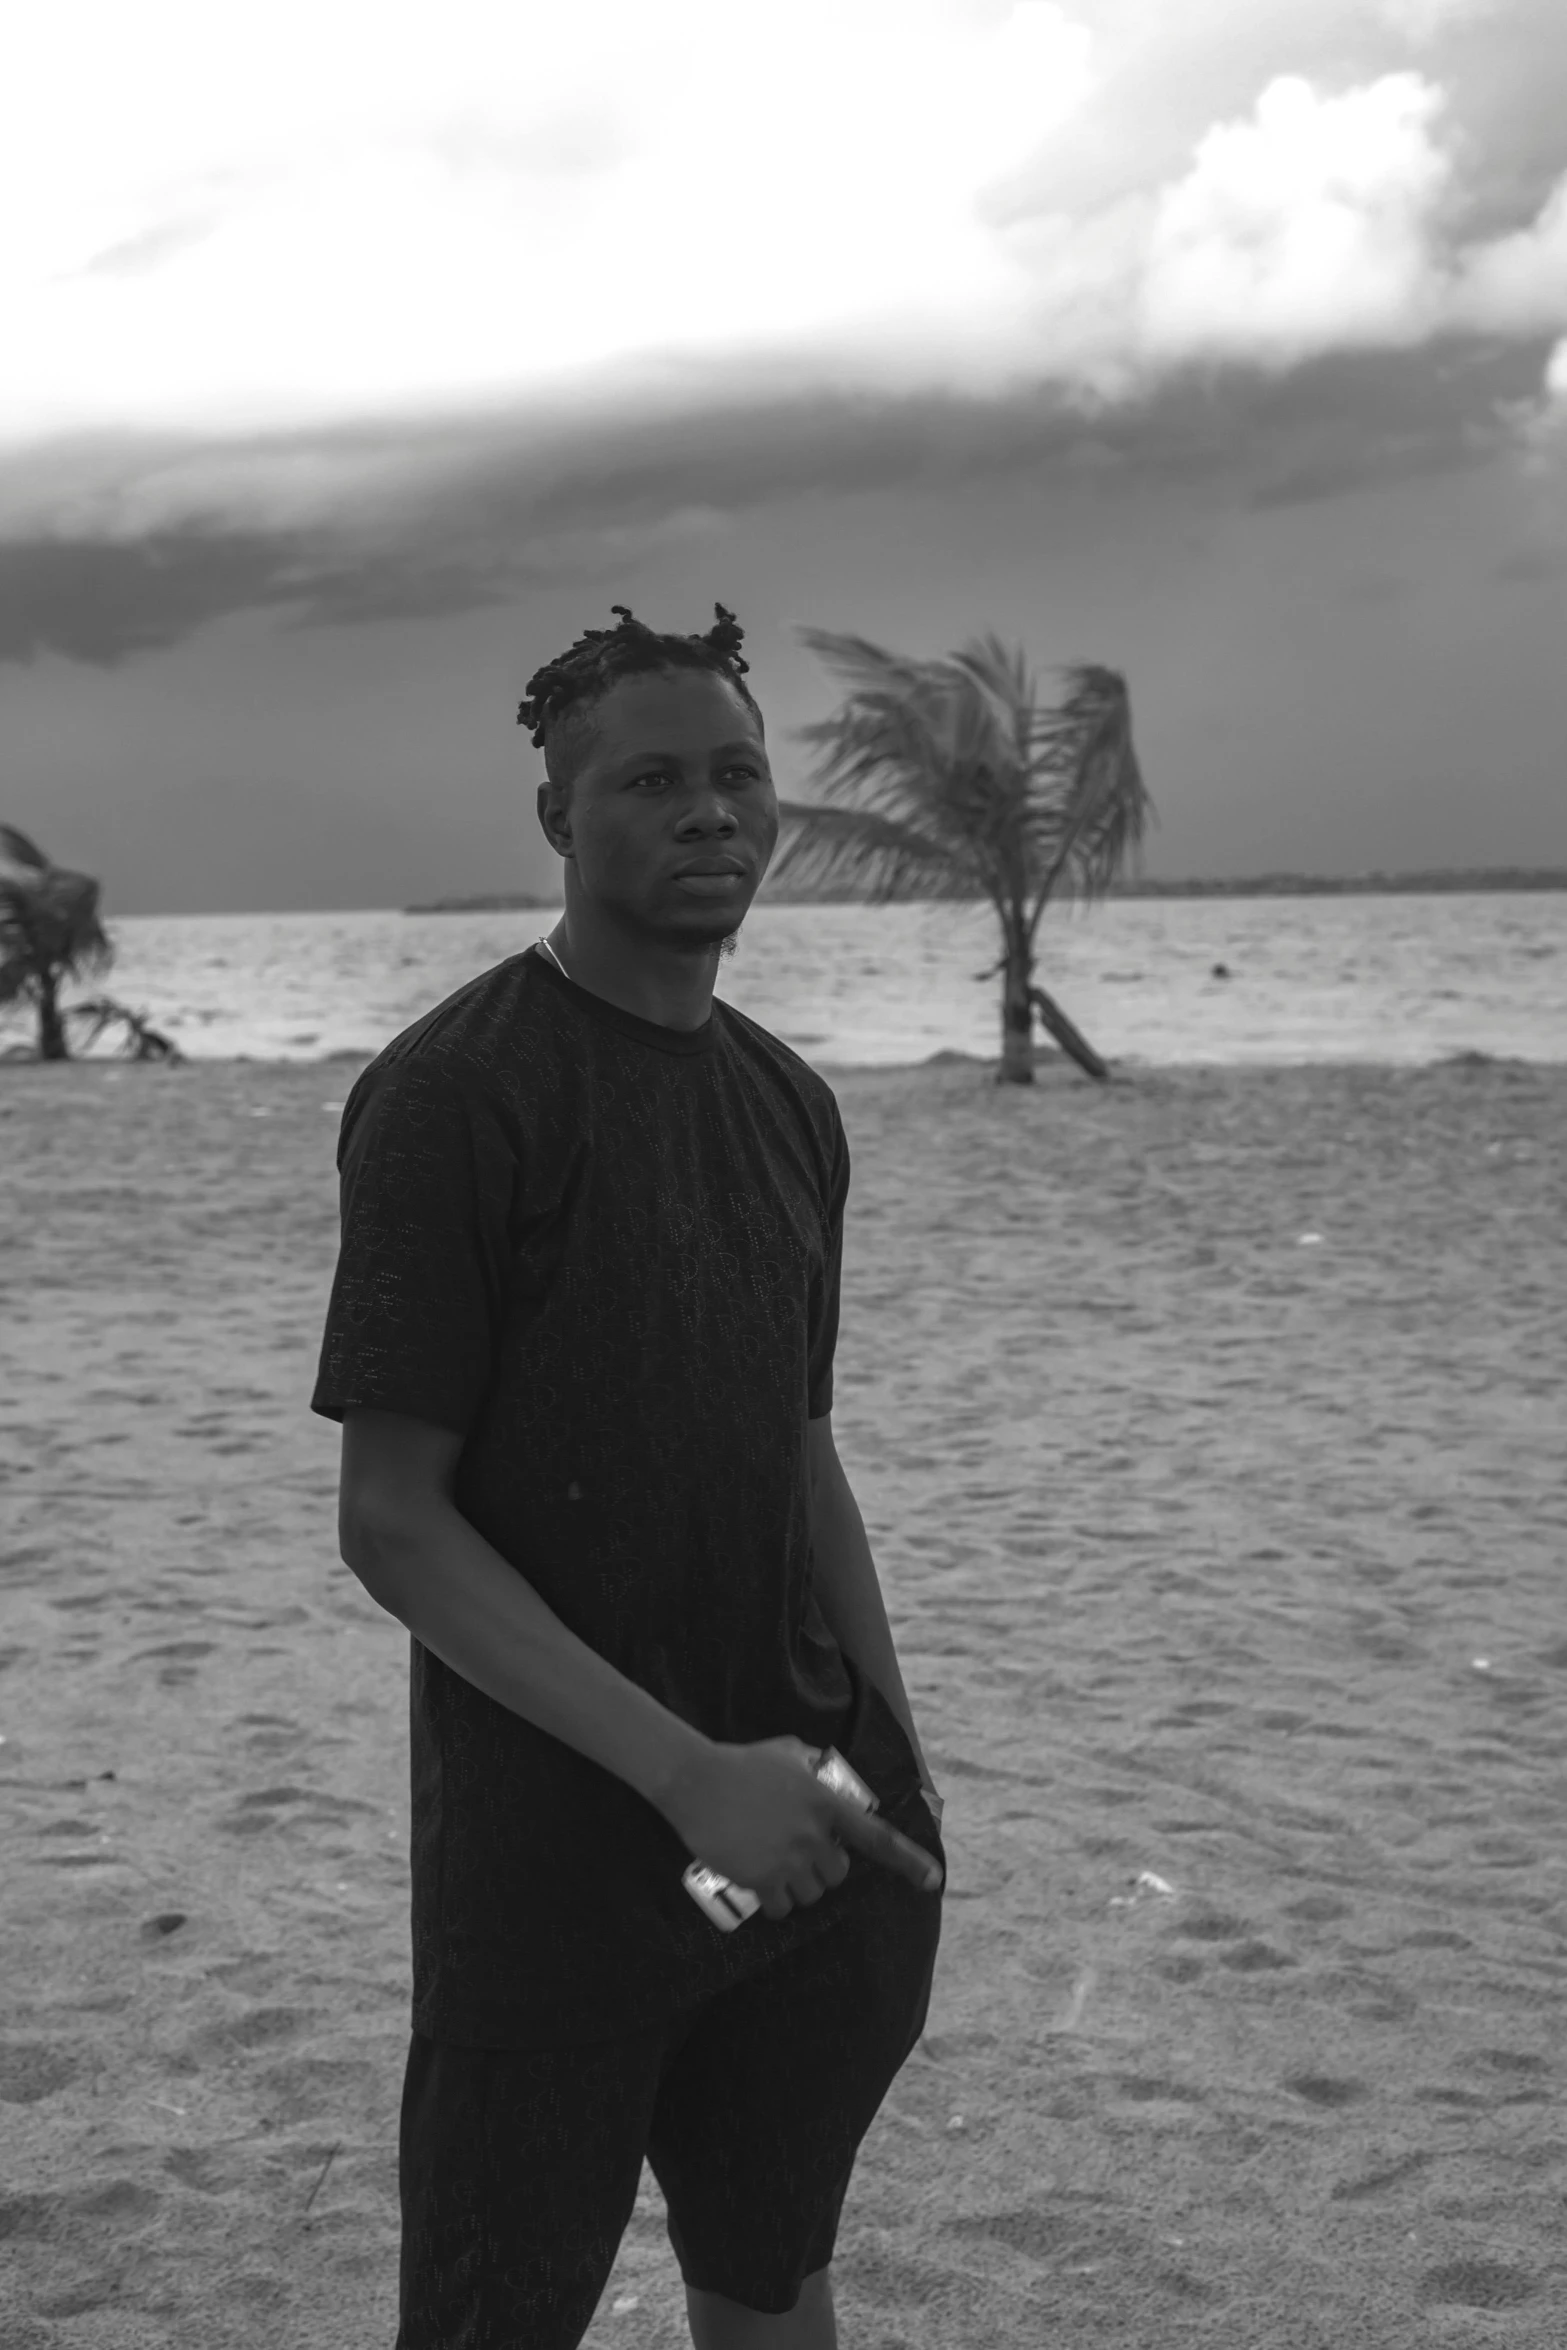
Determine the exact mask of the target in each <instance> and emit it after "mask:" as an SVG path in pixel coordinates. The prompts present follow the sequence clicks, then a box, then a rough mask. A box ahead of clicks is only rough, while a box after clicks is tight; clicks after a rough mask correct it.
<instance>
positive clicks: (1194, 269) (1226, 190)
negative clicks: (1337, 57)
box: [1137, 73, 1451, 364]
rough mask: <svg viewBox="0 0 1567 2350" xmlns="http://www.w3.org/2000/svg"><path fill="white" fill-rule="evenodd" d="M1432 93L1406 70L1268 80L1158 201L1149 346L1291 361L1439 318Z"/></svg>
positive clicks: (1441, 179) (1395, 340) (1146, 269)
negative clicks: (1327, 89) (1353, 82)
mask: <svg viewBox="0 0 1567 2350" xmlns="http://www.w3.org/2000/svg"><path fill="white" fill-rule="evenodd" d="M1441 108H1442V95H1441V92H1440V91H1439V90H1437V89H1435V88H1434V87H1433V86H1432V85H1431V84H1430V83H1429V82H1425V81H1423V80H1422V79H1421V78H1420V77H1419V76H1418V75H1416V74H1412V73H1399V74H1387V75H1384V76H1383V77H1382V78H1381V79H1380V80H1378V81H1376V82H1373V83H1371V84H1370V85H1369V86H1368V87H1366V88H1364V89H1351V90H1346V91H1343V92H1342V93H1340V94H1338V95H1336V96H1330V95H1325V94H1322V93H1319V92H1317V91H1315V90H1313V89H1312V88H1311V86H1310V84H1309V83H1307V82H1305V81H1302V80H1300V79H1298V78H1296V77H1294V76H1282V77H1281V78H1280V79H1278V80H1276V81H1273V82H1270V83H1269V85H1268V87H1267V88H1266V89H1265V90H1264V91H1263V92H1262V94H1261V96H1260V97H1259V98H1258V100H1257V104H1256V107H1255V110H1254V112H1253V114H1252V115H1251V117H1250V118H1249V119H1248V120H1245V121H1242V122H1238V123H1224V124H1219V125H1217V126H1215V128H1214V129H1213V130H1211V131H1209V132H1208V134H1207V135H1206V137H1205V138H1204V139H1203V141H1202V142H1201V144H1200V146H1199V147H1198V150H1197V153H1196V155H1195V157H1194V159H1193V162H1192V167H1191V170H1190V171H1189V172H1188V173H1187V174H1186V176H1185V177H1184V178H1183V179H1182V180H1180V181H1179V182H1177V183H1176V184H1175V185H1174V186H1173V187H1169V188H1167V189H1165V190H1163V191H1162V192H1161V194H1160V195H1159V197H1158V199H1157V202H1156V204H1155V208H1154V214H1153V219H1152V222H1151V225H1150V228H1149V232H1148V236H1147V243H1146V248H1145V254H1144V258H1143V264H1142V282H1141V284H1140V286H1139V289H1138V298H1137V328H1138V340H1139V342H1140V345H1141V348H1142V350H1143V351H1144V352H1145V353H1147V354H1148V356H1149V357H1151V358H1153V359H1155V360H1157V359H1162V358H1189V357H1192V356H1195V355H1197V354H1199V353H1219V352H1224V353H1228V354H1234V355H1241V356H1246V357H1249V358H1252V359H1255V360H1258V361H1261V362H1267V363H1274V364H1277V363H1279V362H1284V363H1289V362H1292V361H1294V360H1297V359H1300V358H1303V357H1305V356H1306V355H1308V354H1309V353H1314V352H1320V351H1324V350H1333V349H1340V350H1342V349H1346V348H1350V347H1353V346H1355V345H1358V344H1365V343H1378V344H1382V345H1388V344H1395V345H1396V344H1399V343H1404V342H1411V341H1415V340H1418V339H1420V338H1421V337H1423V336H1424V335H1426V334H1427V333H1429V332H1430V330H1431V328H1432V326H1433V325H1434V324H1435V323H1436V321H1437V319H1438V317H1439V314H1440V279H1439V272H1438V269H1437V266H1436V263H1435V258H1434V254H1433V234H1432V232H1433V225H1434V221H1435V218H1436V215H1437V211H1438V208H1439V206H1440V203H1441V200H1442V198H1443V196H1444V194H1445V193H1446V190H1447V186H1448V182H1449V177H1450V171H1451V166H1450V163H1449V160H1448V158H1447V157H1446V156H1445V155H1444V154H1443V153H1442V151H1441V148H1440V146H1439V145H1438V143H1437V140H1436V137H1435V129H1436V124H1437V121H1438V118H1439V116H1440V113H1441Z"/></svg>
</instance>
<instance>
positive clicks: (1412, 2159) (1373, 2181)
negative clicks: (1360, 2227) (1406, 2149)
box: [1331, 2154, 1436, 2203]
mask: <svg viewBox="0 0 1567 2350" xmlns="http://www.w3.org/2000/svg"><path fill="white" fill-rule="evenodd" d="M1435 2160H1436V2156H1435V2155H1434V2154H1406V2155H1405V2156H1404V2158H1403V2160H1402V2161H1401V2162H1390V2163H1388V2164H1387V2165H1386V2166H1385V2167H1384V2168H1383V2169H1382V2170H1370V2171H1364V2172H1362V2174H1361V2176H1360V2177H1359V2178H1358V2179H1340V2181H1339V2183H1338V2185H1337V2186H1336V2187H1335V2188H1334V2189H1333V2193H1332V2197H1331V2200H1332V2201H1333V2202H1334V2203H1358V2202H1360V2200H1361V2199H1362V2197H1364V2196H1367V2195H1383V2194H1385V2193H1386V2192H1387V2190H1388V2188H1389V2187H1397V2186H1401V2185H1402V2184H1403V2182H1404V2180H1405V2179H1413V2178H1417V2177H1418V2176H1419V2174H1420V2173H1421V2172H1422V2171H1425V2170H1429V2169H1430V2167H1431V2165H1432V2163H1433V2162H1434V2161H1435Z"/></svg>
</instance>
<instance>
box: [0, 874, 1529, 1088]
mask: <svg viewBox="0 0 1567 2350" xmlns="http://www.w3.org/2000/svg"><path fill="white" fill-rule="evenodd" d="M555 919H556V915H555V913H554V911H552V910H551V909H549V908H544V909H541V910H539V911H537V912H520V913H509V914H422V915H421V914H402V913H399V912H396V911H390V910H389V911H371V912H351V913H340V914H206V915H157V916H153V915H147V916H141V917H131V918H127V919H125V920H123V921H119V922H114V923H112V924H111V929H112V932H113V935H114V938H115V941H116V945H117V948H118V956H117V961H116V964H115V967H114V969H113V971H112V972H111V973H110V974H109V975H108V977H107V979H106V980H105V981H104V982H103V983H102V984H103V985H104V986H105V987H107V989H108V990H109V991H110V992H111V993H113V994H114V995H116V996H117V997H118V998H119V999H120V1000H121V1001H122V1002H124V1003H128V1004H130V1005H132V1006H133V1007H134V1008H135V1009H137V1010H138V1011H141V1012H143V1013H144V1014H145V1015H146V1016H147V1017H148V1018H149V1019H150V1020H151V1021H152V1022H153V1024H154V1026H156V1027H158V1028H161V1029H162V1030H163V1031H164V1032H165V1033H166V1034H167V1035H169V1036H171V1037H172V1038H173V1039H174V1040H175V1042H176V1043H177V1044H178V1045H179V1046H180V1048H181V1050H182V1051H183V1052H185V1053H186V1054H188V1055H189V1056H191V1057H192V1058H193V1059H228V1058H250V1059H255V1060H290V1061H311V1060H324V1059H327V1058H329V1057H333V1056H336V1057H342V1058H347V1057H354V1058H361V1057H367V1056H369V1055H371V1054H373V1053H375V1052H377V1051H379V1049H380V1047H381V1046H382V1045H383V1044H385V1043H386V1042H387V1041H388V1039H389V1038H391V1037H393V1036H395V1035H396V1034H397V1033H398V1031H399V1030H400V1029H402V1028H405V1027H406V1026H407V1025H408V1024H409V1022H410V1021H412V1020H415V1019H417V1018H418V1016H419V1015H420V1013H422V1012H424V1011H427V1010H428V1009H429V1008H430V1006H431V1005H433V1004H436V1003H439V1002H440V1001H441V999H442V998H443V997H444V996H447V995H449V994H451V992H452V991H453V990H454V989H455V988H458V987H460V986H461V985H462V984H463V982H464V981H465V980H467V979H469V978H471V977H473V976H474V975H475V974H476V973H478V972H480V971H483V970H486V969H488V968H489V967H490V966H491V965H492V964H495V963H498V962H500V961H501V960H503V958H504V957H506V956H508V955H514V954H516V953H518V952H519V951H520V950H521V949H522V948H523V947H525V946H526V945H527V944H528V943H529V941H530V940H532V939H534V938H537V937H539V936H540V935H541V933H543V932H544V931H547V930H548V929H550V928H551V927H552V926H553V923H554V921H555ZM1037 946H1038V957H1039V961H1038V972H1037V976H1038V978H1039V980H1040V982H1041V983H1042V984H1043V985H1044V986H1045V987H1047V988H1048V989H1049V991H1050V993H1051V994H1052V995H1053V996H1054V997H1055V998H1056V1000H1057V1002H1058V1003H1060V1004H1061V1006H1062V1007H1063V1009H1064V1010H1065V1011H1066V1012H1067V1013H1068V1014H1069V1015H1070V1017H1071V1018H1072V1020H1073V1021H1075V1023H1076V1024H1077V1026H1078V1027H1079V1028H1080V1029H1081V1030H1082V1031H1083V1032H1084V1034H1085V1035H1086V1036H1087V1037H1088V1038H1089V1039H1090V1041H1091V1042H1092V1043H1093V1044H1095V1045H1096V1046H1097V1047H1098V1049H1099V1050H1100V1052H1101V1053H1103V1054H1104V1055H1105V1057H1106V1058H1107V1059H1109V1060H1112V1061H1123V1062H1127V1063H1132V1064H1137V1063H1143V1064H1151V1063H1172V1062H1206V1063H1239V1062H1303V1061H1345V1060H1348V1061H1375V1062H1406V1063H1407V1062H1421V1061H1432V1060H1440V1059H1442V1058H1444V1057H1446V1056H1447V1055H1450V1054H1454V1053H1463V1052H1478V1053H1488V1054H1492V1055H1497V1056H1510V1057H1514V1058H1518V1059H1522V1060H1532V1061H1567V893H1552V892H1539V893H1534V892H1529V893H1522V892H1520V893H1496V894H1475V895H1472V896H1458V895H1452V896H1433V897H1413V896H1390V897H1316V898H1249V899H1244V898H1131V899H1117V900H1114V901H1112V902H1110V903H1109V904H1106V905H1100V906H1094V907H1061V908H1052V909H1049V910H1047V912H1046V914H1045V917H1044V920H1043V922H1042V923H1041V925H1040V930H1039V934H1038V941H1037ZM998 953H999V941H998V936H997V929H996V918H995V915H994V913H993V912H992V911H991V909H990V908H989V907H988V906H983V905H980V906H969V905H933V904H922V905H910V906H766V905H763V906H759V907H757V908H755V909H753V911H752V913H751V914H750V916H749V917H748V918H747V921H746V923H745V926H744V929H743V930H742V932H741V934H740V943H739V946H738V948H737V949H736V951H735V953H734V955H733V956H732V957H730V958H728V959H727V960H726V961H725V962H724V963H723V964H722V965H721V967H720V971H719V978H718V993H719V995H720V996H721V997H722V998H723V999H724V1000H725V1001H727V1002H729V1003H733V1004H735V1005H737V1006H738V1007H739V1008H740V1009H741V1010H742V1011H744V1012H748V1013H749V1014H750V1015H751V1016H752V1017H753V1018H754V1019H757V1020H759V1021H761V1022H762V1024H763V1025H764V1026H765V1027H767V1028H770V1029H771V1030H773V1032H774V1033H775V1034H777V1035H779V1036H781V1037H782V1038H784V1040H785V1041H786V1042H787V1043H789V1044H791V1045H793V1046H794V1047H795V1049H796V1050H797V1051H798V1052H800V1053H801V1054H802V1055H803V1056H804V1058H805V1059H807V1060H808V1061H811V1062H812V1063H814V1064H815V1065H816V1066H818V1067H820V1068H823V1069H831V1068H834V1067H838V1068H842V1067H852V1066H855V1065H865V1064H895V1063H899V1062H912V1061H922V1060H925V1059H926V1058H928V1057H929V1055H931V1054H932V1053H937V1052H943V1051H946V1052H965V1053H975V1054H979V1055H982V1056H985V1057H987V1058H988V1057H993V1056H994V1055H995V1054H996V1052H997V1051H998V1049H999V1033H1000V1010H999V1004H1000V992H999V991H1000V982H999V980H998V979H995V978H990V979H986V980H984V981H983V982H981V981H980V980H978V979H977V978H976V976H975V975H976V974H977V973H980V972H982V971H984V970H985V969H986V968H987V966H988V965H990V964H991V963H993V962H994V961H995V960H996V957H997V954H998ZM1216 963H1222V964H1224V965H1225V966H1226V967H1227V970H1228V973H1229V976H1228V977H1227V978H1217V977H1215V976H1214V973H1213V966H1214V965H1215V964H1216ZM23 1032H25V1031H24V1029H23V1028H22V1026H21V1024H20V1023H19V1020H18V1018H17V1017H16V1016H14V1015H13V1016H9V1017H8V1018H7V1019H6V1020H5V1022H4V1025H3V1029H0V1043H4V1042H8V1041H15V1040H17V1038H18V1036H19V1034H20V1033H23ZM100 1049H103V1048H100Z"/></svg>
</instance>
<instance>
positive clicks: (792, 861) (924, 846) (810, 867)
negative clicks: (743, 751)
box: [764, 800, 984, 905]
mask: <svg viewBox="0 0 1567 2350" xmlns="http://www.w3.org/2000/svg"><path fill="white" fill-rule="evenodd" d="M778 814H779V817H780V819H781V823H782V827H783V830H782V837H781V840H780V844H779V848H778V851H777V854H776V855H775V857H774V859H773V862H772V864H771V865H770V866H769V867H768V870H767V882H768V883H775V882H779V881H787V882H788V883H790V884H791V886H793V887H794V888H797V889H800V890H802V891H818V890H819V891H822V892H823V893H826V892H829V891H832V890H835V889H838V890H841V891H842V892H843V894H844V895H845V896H853V897H857V898H859V897H862V898H864V899H866V900H867V901H868V902H869V903H870V904H871V905H887V904H890V903H891V902H893V901H894V900H896V899H900V898H916V897H917V898H974V897H979V896H983V894H984V890H983V886H982V884H981V883H980V882H979V881H978V879H977V878H976V876H975V875H974V874H973V873H972V872H969V871H965V870H964V869H963V868H962V867H961V866H960V865H959V864H958V863H957V862H956V861H955V860H954V858H953V857H952V855H951V853H950V852H949V850H948V849H947V848H946V847H944V846H943V845H942V844H940V843H938V842H934V841H932V840H930V839H929V838H927V837H926V835H925V834H923V833H921V832H920V831H918V830H917V829H916V828H915V827H914V826H912V825H907V824H899V823H897V822H896V821H895V820H894V819H893V818H892V817H889V816H883V815H880V814H879V813H877V812H876V811H875V810H874V809H868V808H837V807H814V806H810V805H807V804H806V803H805V802H803V801H800V800H780V801H779V803H778ZM765 886H766V884H764V888H765Z"/></svg>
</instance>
